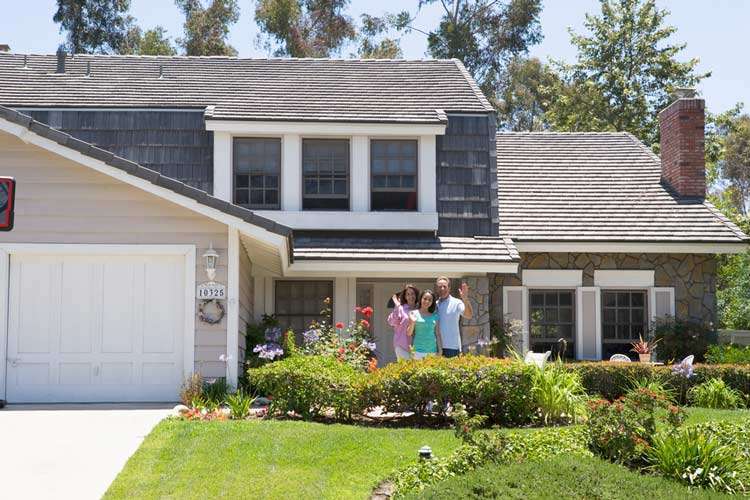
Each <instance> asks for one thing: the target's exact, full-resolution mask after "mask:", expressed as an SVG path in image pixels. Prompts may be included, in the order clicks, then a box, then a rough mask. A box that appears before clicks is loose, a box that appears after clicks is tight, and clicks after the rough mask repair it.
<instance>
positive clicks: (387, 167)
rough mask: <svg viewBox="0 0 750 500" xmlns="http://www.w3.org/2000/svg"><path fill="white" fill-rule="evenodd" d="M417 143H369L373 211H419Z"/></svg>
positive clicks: (407, 141) (374, 141)
mask: <svg viewBox="0 0 750 500" xmlns="http://www.w3.org/2000/svg"><path fill="white" fill-rule="evenodd" d="M417 149H418V148H417V141H413V140H381V139H378V140H372V141H370V176H371V180H370V186H371V190H372V192H371V193H370V200H371V201H370V205H371V207H372V210H416V209H417Z"/></svg>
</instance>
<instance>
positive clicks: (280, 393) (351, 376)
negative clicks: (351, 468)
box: [248, 356, 364, 420]
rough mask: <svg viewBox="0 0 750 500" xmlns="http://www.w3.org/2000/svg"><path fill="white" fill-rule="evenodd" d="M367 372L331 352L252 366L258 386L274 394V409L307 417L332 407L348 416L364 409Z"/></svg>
mask: <svg viewBox="0 0 750 500" xmlns="http://www.w3.org/2000/svg"><path fill="white" fill-rule="evenodd" d="M363 376H364V375H363V374H362V373H361V372H359V371H358V370H356V369H355V368H353V367H351V366H349V365H347V364H345V363H341V362H339V361H337V360H336V359H335V358H332V357H329V356H292V357H290V358H286V359H283V360H281V361H277V362H275V363H269V364H267V365H265V366H262V367H260V368H251V369H250V370H248V378H249V379H250V381H251V382H252V383H253V384H254V385H255V386H256V387H257V388H258V390H260V391H261V392H262V393H263V394H266V395H270V396H272V397H273V399H272V401H271V405H270V407H269V412H270V413H275V412H280V413H287V412H295V413H297V414H299V415H301V416H302V417H303V418H304V419H311V418H315V417H318V416H320V415H322V414H323V413H324V412H325V411H326V410H328V409H332V410H333V412H334V415H335V416H336V417H337V418H342V419H347V420H348V419H350V418H351V416H352V415H353V414H355V413H357V412H360V411H361V410H362V407H361V406H360V396H359V395H360V388H361V385H362V379H363Z"/></svg>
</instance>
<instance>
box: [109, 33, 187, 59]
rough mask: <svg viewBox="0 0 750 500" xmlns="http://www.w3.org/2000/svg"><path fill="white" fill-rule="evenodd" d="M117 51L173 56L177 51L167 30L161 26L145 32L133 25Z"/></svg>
mask: <svg viewBox="0 0 750 500" xmlns="http://www.w3.org/2000/svg"><path fill="white" fill-rule="evenodd" d="M119 53H120V54H132V55H139V56H173V55H175V54H176V53H177V51H176V50H175V48H174V47H173V46H172V42H171V41H170V40H169V37H168V36H167V30H165V29H164V28H163V27H162V26H157V27H155V28H153V29H150V30H146V31H145V32H144V31H143V30H142V29H141V28H139V27H138V26H133V27H132V28H130V30H129V31H128V34H127V36H126V37H125V41H124V43H123V44H122V45H121V46H120V50H119Z"/></svg>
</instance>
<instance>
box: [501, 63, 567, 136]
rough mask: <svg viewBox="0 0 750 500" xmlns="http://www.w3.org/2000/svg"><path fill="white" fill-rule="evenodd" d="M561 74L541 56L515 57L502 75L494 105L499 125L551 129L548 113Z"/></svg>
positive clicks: (512, 128) (519, 129)
mask: <svg viewBox="0 0 750 500" xmlns="http://www.w3.org/2000/svg"><path fill="white" fill-rule="evenodd" d="M557 78H558V76H557V74H556V73H555V72H554V71H553V70H552V69H551V68H550V67H549V66H547V65H546V64H543V63H542V62H541V61H540V60H539V59H537V58H529V59H526V58H521V57H519V58H515V59H513V60H512V61H510V63H509V64H508V67H507V69H506V70H505V71H504V73H503V75H502V80H501V82H500V85H499V92H498V95H497V97H496V99H495V102H494V105H495V108H496V109H497V114H498V125H499V126H500V127H502V128H505V129H507V130H514V131H530V132H531V131H535V130H544V129H545V128H548V125H547V120H546V116H545V113H546V111H547V108H548V107H549V103H550V102H551V100H552V99H555V98H557V97H558V96H555V95H551V94H550V89H552V88H554V87H555V85H556V83H557Z"/></svg>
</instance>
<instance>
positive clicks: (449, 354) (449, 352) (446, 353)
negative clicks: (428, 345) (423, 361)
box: [443, 347, 461, 358]
mask: <svg viewBox="0 0 750 500" xmlns="http://www.w3.org/2000/svg"><path fill="white" fill-rule="evenodd" d="M459 354H461V350H460V349H446V348H445V347H443V357H444V358H455V357H456V356H458V355H459Z"/></svg>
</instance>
